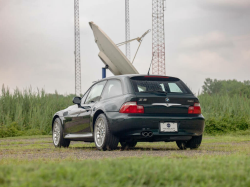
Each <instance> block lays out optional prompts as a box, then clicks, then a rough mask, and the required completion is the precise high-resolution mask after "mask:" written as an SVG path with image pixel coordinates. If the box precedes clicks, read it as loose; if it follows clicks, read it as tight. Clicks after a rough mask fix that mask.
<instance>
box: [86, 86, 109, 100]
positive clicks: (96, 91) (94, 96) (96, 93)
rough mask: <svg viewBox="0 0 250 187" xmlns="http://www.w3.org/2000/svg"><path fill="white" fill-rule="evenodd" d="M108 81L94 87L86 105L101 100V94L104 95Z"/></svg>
mask: <svg viewBox="0 0 250 187" xmlns="http://www.w3.org/2000/svg"><path fill="white" fill-rule="evenodd" d="M106 82H107V81H102V82H100V83H97V84H96V85H94V86H93V87H92V88H91V90H90V92H89V95H88V97H87V99H86V102H85V103H86V104H89V103H95V102H96V101H99V100H100V98H101V94H102V90H103V88H104V86H105V84H106Z"/></svg>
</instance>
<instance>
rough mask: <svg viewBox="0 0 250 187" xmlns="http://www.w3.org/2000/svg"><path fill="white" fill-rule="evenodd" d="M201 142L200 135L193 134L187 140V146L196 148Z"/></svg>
mask: <svg viewBox="0 0 250 187" xmlns="http://www.w3.org/2000/svg"><path fill="white" fill-rule="evenodd" d="M201 142H202V135H201V136H193V137H192V139H191V140H189V141H188V142H187V146H188V148H190V149H197V148H199V147H200V145H201Z"/></svg>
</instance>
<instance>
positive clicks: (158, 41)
mask: <svg viewBox="0 0 250 187" xmlns="http://www.w3.org/2000/svg"><path fill="white" fill-rule="evenodd" d="M152 2H153V3H152V54H153V61H152V73H153V74H155V75H166V68H165V31H164V11H165V6H164V3H165V0H152Z"/></svg>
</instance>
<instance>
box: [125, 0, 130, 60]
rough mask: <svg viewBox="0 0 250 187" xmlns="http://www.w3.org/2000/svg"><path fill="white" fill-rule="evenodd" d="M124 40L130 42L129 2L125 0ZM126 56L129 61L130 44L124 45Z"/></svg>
mask: <svg viewBox="0 0 250 187" xmlns="http://www.w3.org/2000/svg"><path fill="white" fill-rule="evenodd" d="M125 34H126V36H125V40H126V41H129V40H130V19H129V0H125ZM126 56H127V58H128V59H129V60H130V43H127V44H126Z"/></svg>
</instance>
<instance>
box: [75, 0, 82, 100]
mask: <svg viewBox="0 0 250 187" xmlns="http://www.w3.org/2000/svg"><path fill="white" fill-rule="evenodd" d="M74 9H75V94H76V95H77V96H80V94H81V54H80V24H79V0H75V3H74Z"/></svg>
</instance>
